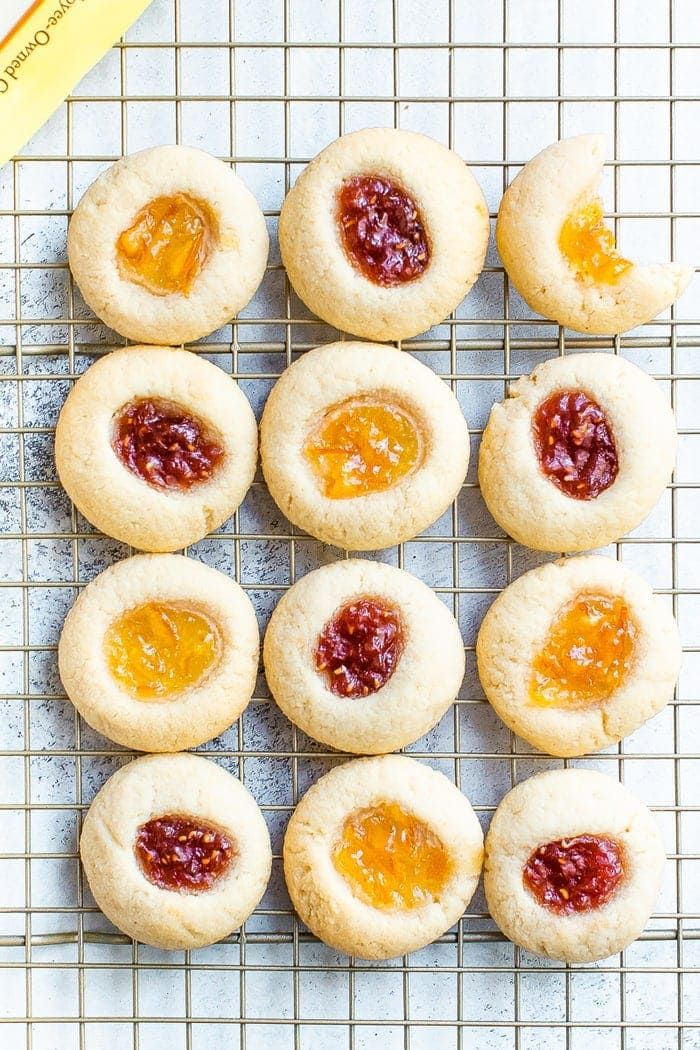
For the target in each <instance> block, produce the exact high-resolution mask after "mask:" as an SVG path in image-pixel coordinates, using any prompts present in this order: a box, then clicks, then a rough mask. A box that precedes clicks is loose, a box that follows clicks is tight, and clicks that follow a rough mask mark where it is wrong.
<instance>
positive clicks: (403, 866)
mask: <svg viewBox="0 0 700 1050" xmlns="http://www.w3.org/2000/svg"><path fill="white" fill-rule="evenodd" d="M482 857H483V835H482V832H481V827H480V825H479V821H478V820H477V818H476V814H475V813H474V810H473V809H472V807H471V806H470V804H469V802H468V801H467V799H466V798H465V797H464V795H463V794H462V793H461V792H460V791H459V790H458V789H457V788H456V787H455V786H454V784H452V783H451V782H450V781H449V780H448V779H447V777H445V776H443V774H442V773H438V772H437V771H436V770H434V769H430V767H428V766H424V765H421V763H420V762H416V761H415V759H412V758H406V757H404V756H403V755H382V756H380V757H375V758H359V759H355V760H354V761H352V762H347V763H346V764H345V765H343V766H338V767H336V768H335V769H333V770H331V772H330V773H326V775H325V776H323V777H321V779H320V780H319V781H318V782H317V783H316V784H315V785H314V786H313V787H312V788H311V789H310V790H309V791H307V793H306V795H304V797H303V798H302V800H301V802H300V803H299V805H298V806H297V808H296V810H295V811H294V813H293V814H292V818H291V820H290V822H289V826H288V828H287V833H286V835H285V839H284V874H285V878H286V880H287V888H288V890H289V895H290V897H291V899H292V904H293V905H294V907H295V908H296V910H297V912H298V913H299V916H300V918H301V919H302V921H303V922H304V923H306V925H307V926H308V927H309V929H310V930H311V932H312V933H314V934H316V936H317V937H320V939H321V940H322V941H325V943H326V944H329V945H330V946H331V948H336V949H338V950H339V951H343V952H347V953H348V955H357V956H360V958H363V959H390V958H393V957H394V956H396V955H403V954H405V953H406V952H412V951H416V950H417V949H419V948H424V947H425V945H426V944H430V942H431V941H434V940H435V939H436V938H437V937H440V936H441V935H442V934H443V933H445V931H446V930H448V929H449V928H450V926H453V925H454V923H456V922H457V920H458V919H460V918H461V917H462V915H463V913H464V909H465V908H466V906H467V904H468V903H469V901H470V900H471V898H472V896H473V894H474V890H475V889H476V885H477V883H478V881H479V875H480V873H481V864H482Z"/></svg>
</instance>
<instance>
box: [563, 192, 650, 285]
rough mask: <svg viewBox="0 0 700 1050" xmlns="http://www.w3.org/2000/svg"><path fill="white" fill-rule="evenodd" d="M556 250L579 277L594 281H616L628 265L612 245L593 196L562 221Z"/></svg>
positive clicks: (612, 238)
mask: <svg viewBox="0 0 700 1050" xmlns="http://www.w3.org/2000/svg"><path fill="white" fill-rule="evenodd" d="M559 250H560V251H561V253H562V255H563V256H564V258H565V259H566V260H567V262H569V263H570V264H571V266H573V268H574V269H575V270H576V273H577V274H578V276H579V277H581V278H583V279H584V280H589V281H593V282H595V283H596V284H616V283H617V282H618V281H619V280H620V278H621V277H622V275H623V274H624V273H626V272H627V270H629V268H630V266H632V263H631V262H630V260H629V259H624V258H623V257H622V256H621V255H620V253H619V252H618V251H617V249H616V248H615V236H614V234H613V232H612V230H609V229H608V228H607V226H606V225H605V222H604V221H603V206H602V203H601V201H600V200H598V199H597V198H594V199H593V200H592V201H589V202H588V203H587V204H584V205H583V207H581V208H578V209H577V210H576V211H573V212H571V214H570V215H568V216H567V218H566V219H565V220H564V223H563V225H562V228H561V230H560V231H559Z"/></svg>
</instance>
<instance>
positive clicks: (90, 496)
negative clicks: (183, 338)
mask: <svg viewBox="0 0 700 1050" xmlns="http://www.w3.org/2000/svg"><path fill="white" fill-rule="evenodd" d="M148 398H151V399H154V400H157V401H158V400H161V401H164V402H168V403H172V404H174V405H176V406H178V408H179V409H182V410H183V411H184V412H185V413H186V414H190V415H192V416H193V417H195V418H196V419H198V420H200V421H201V422H202V423H203V424H204V425H205V426H207V427H208V428H211V430H212V431H213V432H214V434H215V435H216V439H217V442H218V444H219V445H220V447H221V448H222V449H223V453H224V455H223V458H222V459H221V461H220V462H219V463H218V464H217V465H216V469H215V470H214V471H213V473H212V476H211V477H210V478H209V479H208V480H205V481H202V482H199V483H197V484H194V485H192V487H191V488H189V489H187V490H186V491H183V490H178V489H172V488H166V489H163V488H156V487H154V486H152V485H150V484H149V483H148V482H147V481H144V480H143V479H142V478H140V477H138V476H136V475H135V474H133V473H132V472H131V471H130V470H129V469H127V467H125V466H124V464H123V463H122V462H121V461H120V459H119V457H118V456H117V453H116V452H115V451H114V448H113V447H112V441H113V436H114V426H115V423H114V418H115V414H116V413H118V412H119V411H120V410H121V409H122V408H123V407H124V406H125V405H128V404H130V403H131V402H133V401H138V400H141V399H148ZM256 462H257V426H256V422H255V416H254V415H253V411H252V409H251V407H250V405H249V403H248V401H247V399H246V397H245V394H243V392H242V391H241V390H240V389H239V387H238V386H237V384H236V383H235V382H234V381H233V380H232V379H231V377H230V376H227V375H226V373H225V372H223V371H222V370H221V369H220V368H217V367H216V365H212V364H210V363H209V362H208V361H205V360H203V359H202V358H199V357H197V355H196V354H191V353H189V352H188V351H186V350H176V349H173V348H171V347H153V346H132V347H127V348H125V349H121V350H115V351H113V352H112V353H110V354H108V355H106V356H105V357H103V358H100V359H99V360H98V361H96V362H95V364H93V365H92V366H91V367H90V368H89V369H88V371H87V372H86V373H85V374H84V375H83V376H81V377H80V379H79V380H78V381H77V383H76V384H75V386H74V387H73V389H72V390H71V392H70V394H69V395H68V398H67V399H66V402H65V404H64V406H63V408H62V409H61V414H60V416H59V419H58V424H57V427H56V467H57V470H58V474H59V477H60V480H61V484H62V485H63V487H64V488H65V490H66V492H67V493H68V495H69V496H70V498H71V499H72V500H73V502H74V503H75V505H76V507H77V508H78V510H79V511H80V513H81V514H83V515H84V517H86V518H87V519H88V521H90V522H91V523H92V524H93V525H95V526H96V527H97V528H98V529H101V531H102V532H105V533H106V534H107V535H108V536H114V537H115V538H116V539H118V540H122V541H123V542H124V543H129V544H131V545H132V546H133V547H136V548H137V549H140V550H146V551H174V550H179V549H180V548H181V547H185V546H187V545H188V544H190V543H194V542H195V541H196V540H199V539H201V538H202V537H203V536H206V534H207V533H208V532H210V531H211V530H212V529H215V528H217V527H218V526H219V525H221V524H222V522H224V521H225V520H226V518H228V517H229V516H230V515H231V514H233V512H234V511H235V510H236V508H237V507H238V505H239V504H240V502H241V501H242V499H243V497H244V496H245V494H246V492H247V491H248V488H249V487H250V484H251V482H252V480H253V476H254V474H255V466H256Z"/></svg>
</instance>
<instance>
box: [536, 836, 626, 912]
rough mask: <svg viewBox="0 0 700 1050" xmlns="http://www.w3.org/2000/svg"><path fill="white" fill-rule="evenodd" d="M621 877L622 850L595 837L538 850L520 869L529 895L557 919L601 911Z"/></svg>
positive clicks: (547, 845)
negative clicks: (577, 913)
mask: <svg viewBox="0 0 700 1050" xmlns="http://www.w3.org/2000/svg"><path fill="white" fill-rule="evenodd" d="M624 877H625V865H624V856H623V850H622V846H621V845H620V843H619V842H617V841H616V840H615V839H611V838H606V837H602V836H598V835H577V836H576V837H575V838H569V839H559V840H558V841H556V842H547V843H545V844H544V845H542V846H538V847H537V849H535V850H533V852H532V853H531V855H530V857H529V858H528V861H527V864H526V865H525V867H524V869H523V882H524V884H525V886H526V887H527V888H528V890H529V891H530V893H532V895H533V896H534V897H535V899H536V900H537V901H538V902H539V903H540V904H541V905H542V907H544V908H547V909H548V911H553V912H555V913H556V914H557V915H570V914H572V913H573V912H586V911H593V910H595V909H597V908H602V907H603V906H604V905H605V904H607V903H608V902H609V901H610V900H612V898H613V897H614V895H615V892H616V891H617V888H618V886H619V885H620V883H621V881H622V880H623V879H624Z"/></svg>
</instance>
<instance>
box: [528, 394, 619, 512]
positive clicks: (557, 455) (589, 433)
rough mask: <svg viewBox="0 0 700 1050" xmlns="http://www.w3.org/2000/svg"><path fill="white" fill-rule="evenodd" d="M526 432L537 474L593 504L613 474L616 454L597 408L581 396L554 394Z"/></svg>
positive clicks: (538, 409) (616, 464)
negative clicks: (530, 431) (532, 446)
mask: <svg viewBox="0 0 700 1050" xmlns="http://www.w3.org/2000/svg"><path fill="white" fill-rule="evenodd" d="M532 429H533V436H534V441H535V448H536V450H537V455H538V458H539V462H540V468H541V470H542V471H543V473H544V474H545V476H546V477H547V478H549V480H550V481H551V482H553V484H555V485H556V486H557V488H558V489H560V490H561V491H562V492H563V493H565V494H566V495H567V496H571V497H572V498H573V499H584V500H589V499H595V498H596V496H599V495H600V493H601V492H605V490H606V489H608V488H610V486H611V485H612V483H613V482H614V480H615V478H616V477H617V474H618V469H619V468H618V460H617V448H616V447H615V440H614V438H613V434H612V429H611V427H610V423H609V422H608V420H607V417H606V415H605V413H604V412H603V410H602V408H601V407H600V405H598V404H596V402H595V401H593V400H591V398H590V397H588V395H587V394H584V393H583V391H582V390H558V391H557V392H556V393H554V394H552V395H551V396H550V397H548V398H547V399H546V400H545V401H543V402H542V404H541V405H539V407H538V408H537V411H536V412H535V414H534V416H533V419H532Z"/></svg>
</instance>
